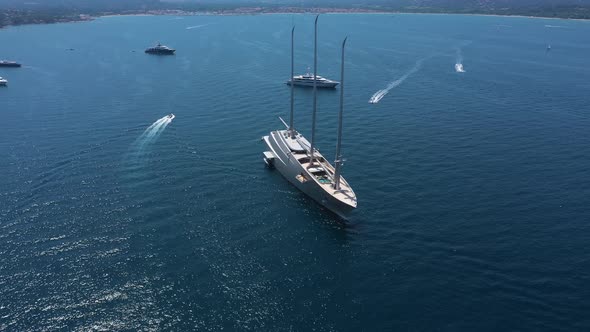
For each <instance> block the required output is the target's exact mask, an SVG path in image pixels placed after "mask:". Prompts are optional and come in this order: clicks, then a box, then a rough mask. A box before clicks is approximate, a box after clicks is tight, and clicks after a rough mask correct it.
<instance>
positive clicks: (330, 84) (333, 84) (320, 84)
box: [285, 81, 339, 89]
mask: <svg viewBox="0 0 590 332" xmlns="http://www.w3.org/2000/svg"><path fill="white" fill-rule="evenodd" d="M285 84H287V85H291V84H292V83H291V81H287V83H285ZM338 84H339V82H317V83H316V86H317V87H318V88H326V89H333V88H335V87H336V86H337V85H338ZM293 85H295V86H306V87H310V88H313V82H297V81H295V83H294V84H293Z"/></svg>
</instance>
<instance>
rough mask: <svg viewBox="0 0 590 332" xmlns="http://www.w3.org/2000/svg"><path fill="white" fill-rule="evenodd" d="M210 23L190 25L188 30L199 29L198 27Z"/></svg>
mask: <svg viewBox="0 0 590 332" xmlns="http://www.w3.org/2000/svg"><path fill="white" fill-rule="evenodd" d="M208 25H209V24H201V25H193V26H190V27H186V29H187V30H192V29H198V28H202V27H206V26H208Z"/></svg>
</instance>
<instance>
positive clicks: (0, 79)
mask: <svg viewBox="0 0 590 332" xmlns="http://www.w3.org/2000/svg"><path fill="white" fill-rule="evenodd" d="M6 84H8V81H7V80H6V79H5V78H2V77H1V76H0V86H4V85H6Z"/></svg>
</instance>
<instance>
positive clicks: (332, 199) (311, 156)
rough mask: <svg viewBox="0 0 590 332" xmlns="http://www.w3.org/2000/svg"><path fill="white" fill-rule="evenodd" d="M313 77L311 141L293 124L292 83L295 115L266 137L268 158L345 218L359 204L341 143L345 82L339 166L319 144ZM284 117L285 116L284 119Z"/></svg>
mask: <svg viewBox="0 0 590 332" xmlns="http://www.w3.org/2000/svg"><path fill="white" fill-rule="evenodd" d="M294 30H295V28H293V30H291V77H295V76H293V67H294V66H293V53H294V52H293V35H294ZM345 43H346V39H344V42H343V43H342V67H341V74H342V84H344V46H345ZM315 73H317V17H316V20H315V39H314V74H315ZM314 76H316V77H317V75H314ZM313 83H314V80H313V79H312V86H313V87H314V89H313V113H312V114H313V115H312V127H311V143H310V142H309V141H308V140H307V139H306V138H305V137H303V135H302V134H301V133H299V132H298V131H297V130H295V128H294V126H293V104H294V103H293V86H294V85H291V115H290V120H289V125H287V124H285V123H284V122H283V123H284V124H285V126H286V127H287V129H284V130H274V131H271V132H270V134H269V135H267V136H264V137H263V138H262V139H263V140H264V142H265V143H266V145H267V147H268V149H269V150H268V151H265V152H264V153H263V155H264V162H265V163H266V164H267V165H268V166H269V167H272V168H275V169H277V170H278V171H279V172H280V173H281V175H283V177H285V179H287V180H288V181H289V182H290V183H291V184H293V185H294V186H295V187H297V189H299V190H301V191H302V192H303V193H305V194H306V195H307V196H309V197H310V198H312V199H313V200H315V201H316V202H317V203H319V204H321V205H322V206H324V207H325V208H327V209H328V210H330V211H332V212H333V213H335V214H337V215H338V216H340V217H342V218H346V217H347V215H348V214H349V213H350V212H351V211H352V210H354V209H355V208H356V207H357V199H356V195H355V193H354V191H353V190H352V187H351V186H350V185H349V184H348V182H346V180H344V178H343V177H342V175H341V170H342V161H343V160H342V156H341V155H340V147H341V140H342V113H343V112H342V111H343V105H344V102H343V98H344V89H343V88H344V86H341V89H340V112H339V117H338V123H339V125H338V138H337V145H336V161H335V167H334V166H332V165H331V164H330V162H328V160H327V159H326V158H325V157H324V156H323V155H322V154H321V153H320V152H319V151H318V150H317V149H316V148H315V144H314V143H315V124H316V102H317V96H316V93H317V92H316V91H317V87H318V84H317V83H318V81H317V80H315V84H313ZM281 121H282V120H281Z"/></svg>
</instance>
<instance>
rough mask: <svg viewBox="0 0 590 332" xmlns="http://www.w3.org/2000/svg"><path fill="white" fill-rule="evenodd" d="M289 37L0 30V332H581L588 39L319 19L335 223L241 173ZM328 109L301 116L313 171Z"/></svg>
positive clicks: (556, 23)
mask: <svg viewBox="0 0 590 332" xmlns="http://www.w3.org/2000/svg"><path fill="white" fill-rule="evenodd" d="M312 22H313V16H304V15H298V16H290V15H265V16H195V17H173V16H162V17H106V18H101V19H97V20H95V21H92V22H87V23H71V24H69V23H68V24H56V25H38V26H20V27H11V28H8V29H4V30H1V31H0V45H8V46H9V47H3V48H2V50H1V52H2V53H1V54H0V57H2V58H8V59H15V60H18V61H20V62H22V63H23V64H24V67H23V68H20V69H5V68H1V69H0V76H4V77H6V78H7V79H8V80H9V86H8V87H6V88H2V89H0V115H1V117H2V122H1V123H0V128H1V130H0V156H1V158H0V170H1V171H2V175H3V176H2V177H1V179H0V299H1V301H0V330H7V331H13V330H15V331H22V330H44V329H47V330H92V329H95V330H101V329H106V330H136V329H142V330H144V329H145V330H169V329H173V330H190V329H196V330H202V331H219V330H221V329H222V328H223V329H226V330H255V331H258V330H270V331H282V330H293V331H310V330H317V331H333V330H338V331H345V330H349V331H359V330H366V331H377V330H420V331H431V330H441V331H458V330H467V331H474V330H478V331H498V330H537V331H538V330H547V331H555V330H588V329H590V319H589V318H588V315H587V313H588V312H590V301H589V300H588V298H590V288H589V287H588V284H589V282H590V263H589V262H590V252H589V251H588V249H587V244H588V243H589V241H590V226H589V225H588V220H589V216H590V208H589V206H590V177H589V175H588V170H589V169H590V158H589V157H588V156H589V155H590V135H588V126H589V125H590V115H589V114H588V112H589V110H588V105H589V104H590V24H589V23H588V22H579V21H562V20H543V19H526V18H498V17H476V16H452V15H446V16H443V15H324V16H322V17H321V18H320V60H319V68H320V73H321V74H322V75H323V76H326V77H329V78H335V79H338V76H339V73H338V70H339V62H338V59H339V58H338V56H339V45H340V42H341V40H342V39H343V38H344V37H345V36H346V35H348V36H349V43H348V53H347V59H348V60H347V70H348V71H347V77H348V85H347V96H346V114H345V117H346V118H345V137H344V146H343V149H344V155H345V158H346V159H347V163H346V165H345V168H344V175H345V177H346V179H347V180H348V182H349V183H351V185H352V186H353V187H354V189H355V192H356V193H357V196H358V200H359V208H358V210H357V211H355V213H354V214H353V215H352V217H351V219H350V221H349V223H348V224H347V225H343V224H342V223H340V222H339V221H338V220H336V219H335V218H334V216H332V215H330V214H328V213H326V211H324V210H322V209H321V208H320V207H319V206H317V205H316V204H315V203H313V202H312V201H310V200H309V199H307V198H306V197H305V196H304V195H302V194H301V193H299V192H297V191H296V190H295V189H294V188H293V187H292V186H291V185H289V184H288V183H287V181H285V180H284V179H283V178H281V177H280V175H279V174H278V173H276V172H273V171H269V170H267V169H265V168H264V166H263V162H262V155H261V152H262V151H264V145H263V144H262V142H260V137H261V136H263V135H265V134H267V133H268V132H269V131H270V130H272V129H277V128H281V126H282V125H281V124H280V121H279V120H278V119H277V117H278V116H282V117H284V118H286V117H287V115H288V105H289V101H288V97H289V90H288V88H287V87H286V86H285V85H284V84H283V82H284V81H285V80H286V79H287V78H288V75H289V45H290V41H289V32H290V26H291V24H292V23H295V24H296V26H297V30H296V31H297V35H296V36H297V37H296V38H297V45H298V49H297V52H296V57H297V58H296V61H297V71H298V72H304V71H306V68H307V67H308V66H310V65H311V64H312V63H313V62H312V57H311V56H312V49H311V46H312V27H313V25H312ZM187 28H190V29H187ZM156 41H161V42H162V43H164V44H167V45H170V46H172V47H174V48H176V49H177V50H178V51H177V55H175V56H172V57H155V56H149V55H146V54H144V53H143V49H144V48H146V47H148V46H150V45H152V44H153V43H155V42H156ZM547 44H551V46H552V50H551V51H550V52H546V50H545V49H546V46H547ZM69 49H73V50H69ZM459 58H462V63H463V65H464V68H465V70H466V72H465V73H461V74H460V73H456V72H455V69H454V65H455V63H456V62H457V60H458V59H459ZM404 77H405V80H404V79H403V78H404ZM395 81H397V82H396V83H395V84H393V88H392V89H391V90H390V91H389V93H388V94H387V95H385V97H383V99H382V100H381V101H380V102H379V103H378V104H375V105H370V104H369V103H368V100H369V98H370V97H371V96H372V95H373V94H374V93H376V92H377V91H379V90H382V89H385V88H386V87H387V86H388V85H389V84H390V83H392V82H395ZM296 97H297V99H296V119H295V123H296V126H297V127H298V128H299V130H300V131H301V132H303V133H304V134H306V135H309V128H310V119H311V112H310V107H311V99H310V98H311V91H310V90H306V89H297V90H296ZM337 102H338V92H337V90H336V91H321V92H320V94H319V113H318V119H319V122H318V137H319V138H318V140H319V141H318V145H319V147H320V148H321V150H322V152H323V153H324V154H325V155H327V156H331V155H333V154H334V149H335V135H336V132H335V131H336V112H337ZM171 112H173V113H174V114H175V115H176V118H175V119H174V120H173V121H172V122H171V123H169V124H168V125H167V127H165V129H164V130H163V131H161V132H160V133H159V135H151V134H154V132H152V133H151V134H150V133H149V132H148V133H145V130H146V128H148V127H149V126H150V125H152V124H153V123H154V122H156V121H157V120H158V119H160V118H162V117H163V116H165V115H166V114H168V113H171Z"/></svg>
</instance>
